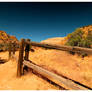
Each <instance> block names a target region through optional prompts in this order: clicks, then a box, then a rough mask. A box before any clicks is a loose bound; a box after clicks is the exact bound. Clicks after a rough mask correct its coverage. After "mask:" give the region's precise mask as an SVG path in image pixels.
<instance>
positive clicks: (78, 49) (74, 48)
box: [30, 41, 92, 54]
mask: <svg viewBox="0 0 92 92" xmlns="http://www.w3.org/2000/svg"><path fill="white" fill-rule="evenodd" d="M30 44H31V45H32V46H37V47H43V48H48V49H56V50H62V51H73V52H82V53H87V54H92V49H90V48H83V47H77V46H65V45H55V44H45V43H38V42H33V41H32V42H31V43H30Z"/></svg>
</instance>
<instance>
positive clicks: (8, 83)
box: [0, 52, 59, 90]
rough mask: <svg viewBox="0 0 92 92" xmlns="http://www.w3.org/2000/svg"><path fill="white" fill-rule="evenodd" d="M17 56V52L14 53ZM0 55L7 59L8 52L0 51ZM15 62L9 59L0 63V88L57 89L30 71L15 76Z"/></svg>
mask: <svg viewBox="0 0 92 92" xmlns="http://www.w3.org/2000/svg"><path fill="white" fill-rule="evenodd" d="M16 56H18V52H17V53H16ZM0 57H1V58H4V59H8V52H4V53H3V52H2V53H0ZM16 65H17V62H16V61H15V60H13V59H12V60H10V61H9V62H7V63H5V64H1V65H0V90H56V89H57V90H58V89H59V88H58V87H55V86H54V85H51V84H50V83H48V82H47V81H45V80H43V79H41V78H40V77H38V76H36V75H34V74H32V73H31V72H30V73H28V74H26V75H25V76H22V77H21V78H17V77H16V72H17V66H16Z"/></svg>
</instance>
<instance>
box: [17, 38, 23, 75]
mask: <svg viewBox="0 0 92 92" xmlns="http://www.w3.org/2000/svg"><path fill="white" fill-rule="evenodd" d="M24 45H25V39H21V42H20V48H19V60H18V66H17V77H21V75H22V74H23V54H24Z"/></svg>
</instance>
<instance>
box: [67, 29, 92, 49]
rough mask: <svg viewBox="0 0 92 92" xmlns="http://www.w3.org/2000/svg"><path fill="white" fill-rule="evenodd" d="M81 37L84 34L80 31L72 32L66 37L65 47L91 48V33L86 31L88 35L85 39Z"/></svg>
mask: <svg viewBox="0 0 92 92" xmlns="http://www.w3.org/2000/svg"><path fill="white" fill-rule="evenodd" d="M83 35H84V32H83V31H82V30H81V29H76V30H75V31H74V32H72V33H71V34H69V35H68V36H67V38H68V41H67V43H66V45H69V46H79V47H86V48H91V45H92V31H88V34H87V36H86V37H85V38H84V37H83Z"/></svg>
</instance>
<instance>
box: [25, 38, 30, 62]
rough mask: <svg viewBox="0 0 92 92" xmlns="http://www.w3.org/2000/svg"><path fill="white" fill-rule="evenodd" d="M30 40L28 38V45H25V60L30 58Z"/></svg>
mask: <svg viewBox="0 0 92 92" xmlns="http://www.w3.org/2000/svg"><path fill="white" fill-rule="evenodd" d="M27 42H30V39H27V40H26V47H25V60H28V58H29V51H30V44H29V43H27Z"/></svg>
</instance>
